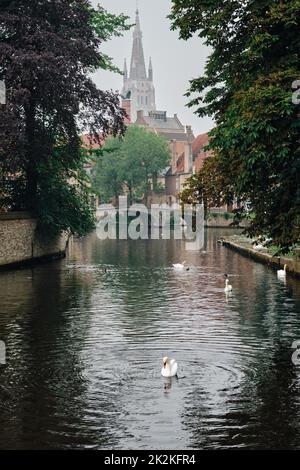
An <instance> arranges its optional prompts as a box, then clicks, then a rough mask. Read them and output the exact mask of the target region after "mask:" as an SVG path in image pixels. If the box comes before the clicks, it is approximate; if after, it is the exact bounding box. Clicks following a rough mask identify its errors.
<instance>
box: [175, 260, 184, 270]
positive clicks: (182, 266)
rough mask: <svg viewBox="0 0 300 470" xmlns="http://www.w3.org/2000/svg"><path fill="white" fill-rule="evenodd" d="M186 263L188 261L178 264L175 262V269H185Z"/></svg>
mask: <svg viewBox="0 0 300 470" xmlns="http://www.w3.org/2000/svg"><path fill="white" fill-rule="evenodd" d="M185 263H186V261H184V262H183V263H177V264H173V268H174V269H184V268H185V266H184V265H185Z"/></svg>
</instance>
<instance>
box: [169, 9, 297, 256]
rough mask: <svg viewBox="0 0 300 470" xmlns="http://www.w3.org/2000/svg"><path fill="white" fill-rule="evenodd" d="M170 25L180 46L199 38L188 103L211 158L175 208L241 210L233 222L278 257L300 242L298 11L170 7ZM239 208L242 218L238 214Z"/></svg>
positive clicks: (191, 181)
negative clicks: (267, 243)
mask: <svg viewBox="0 0 300 470" xmlns="http://www.w3.org/2000/svg"><path fill="white" fill-rule="evenodd" d="M172 3H173V8H172V13H171V15H170V18H171V20H172V22H173V28H174V29H179V31H180V36H181V38H183V39H189V38H190V37H191V36H193V35H198V36H199V37H200V38H202V39H203V40H204V42H205V43H206V44H207V45H208V46H209V47H210V49H211V54H210V56H209V59H208V61H207V64H206V68H205V73H204V75H203V76H201V77H199V78H197V79H194V80H192V81H191V86H190V89H189V91H188V93H187V95H188V96H189V98H190V106H192V107H194V106H196V107H197V113H198V115H199V116H201V117H203V116H207V115H209V116H212V117H213V118H214V119H215V122H216V127H215V129H214V130H213V131H212V132H211V133H210V138H211V141H210V145H209V148H210V149H211V150H212V151H213V155H214V156H212V157H211V158H210V159H208V160H207V161H206V162H205V164H204V167H203V169H202V170H201V171H200V173H199V174H197V175H196V176H193V177H192V178H191V179H190V180H189V183H188V186H187V188H186V190H185V191H184V193H183V199H184V200H189V201H191V202H192V201H199V199H200V200H201V201H202V200H203V199H204V201H205V204H206V205H207V207H210V206H216V205H217V206H221V205H223V204H228V203H233V202H234V201H235V200H238V201H239V202H240V209H239V210H237V211H236V221H237V222H238V221H239V220H241V219H242V218H244V217H247V218H248V219H249V228H248V234H249V235H250V236H258V235H266V236H267V237H270V238H272V239H273V240H274V243H275V245H276V246H279V247H280V249H281V250H282V251H289V249H290V247H291V246H294V245H295V244H297V243H299V239H300V145H299V144H300V141H299V129H300V114H299V105H296V104H294V103H295V100H293V99H292V93H293V90H292V85H293V83H294V82H295V81H296V80H299V78H300V37H299V27H300V2H299V1H298V0H290V1H285V0H278V1H273V0H265V1H261V0H254V1H252V2H228V1H226V0H224V1H216V0H212V1H210V2H205V1H200V2H199V1H198V0H173V1H172ZM245 208H247V210H245Z"/></svg>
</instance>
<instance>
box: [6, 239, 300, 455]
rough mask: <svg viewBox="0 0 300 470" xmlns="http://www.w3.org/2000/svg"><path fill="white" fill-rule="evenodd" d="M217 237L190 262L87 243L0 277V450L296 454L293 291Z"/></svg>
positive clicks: (297, 329) (157, 245) (162, 247)
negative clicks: (170, 374) (172, 361)
mask: <svg viewBox="0 0 300 470" xmlns="http://www.w3.org/2000/svg"><path fill="white" fill-rule="evenodd" d="M222 234H224V230H223V232H222ZM219 236H220V232H218V231H217V230H210V231H209V232H207V233H206V243H205V248H204V251H201V252H196V253H194V252H186V251H185V246H184V243H183V242H180V241H131V242H126V241H99V240H98V239H97V237H96V234H92V235H90V236H89V237H87V238H85V239H82V240H77V241H73V242H72V243H71V246H70V252H69V254H68V257H67V259H65V260H62V261H57V262H52V263H49V264H44V265H40V266H38V267H35V268H33V269H24V270H19V271H11V272H2V273H0V340H2V341H4V342H5V343H6V348H7V358H6V359H7V363H6V365H1V366H0V448H1V449H68V448H72V449H76V448H78V449H80V448H82V449H231V448H234V449H274V448H278V449H279V448H280V449H282V448H285V449H286V448H290V449H296V448H298V449H299V448H300V366H296V365H294V364H293V362H292V353H293V350H292V343H293V342H294V341H295V340H300V283H299V282H298V281H295V280H291V279H288V281H287V283H286V284H284V283H282V282H280V281H279V280H277V277H276V272H274V271H273V270H272V269H270V268H268V267H265V266H263V265H260V264H257V263H255V262H253V261H251V260H248V259H246V258H243V257H241V256H240V255H239V254H237V253H234V252H232V251H230V250H228V249H227V248H225V247H222V246H220V245H218V244H217V239H218V237H219ZM182 260H186V261H187V264H188V265H189V266H190V271H182V272H175V271H173V270H172V268H171V266H172V263H175V262H180V261H182ZM104 268H106V270H107V271H106V272H105V270H104ZM224 273H228V275H229V276H230V281H231V284H232V285H233V287H234V291H233V294H232V296H231V297H228V298H226V295H225V293H224ZM166 355H168V356H169V357H171V358H176V359H177V361H178V366H179V378H178V379H176V378H174V379H169V380H168V379H164V378H163V377H161V375H160V371H161V366H162V363H161V362H162V357H163V356H166Z"/></svg>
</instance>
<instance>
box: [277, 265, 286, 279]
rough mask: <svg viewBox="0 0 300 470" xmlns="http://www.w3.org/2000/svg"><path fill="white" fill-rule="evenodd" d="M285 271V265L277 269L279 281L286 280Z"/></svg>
mask: <svg viewBox="0 0 300 470" xmlns="http://www.w3.org/2000/svg"><path fill="white" fill-rule="evenodd" d="M286 269H287V265H286V264H285V265H284V268H283V269H279V271H277V277H278V278H279V279H285V278H286Z"/></svg>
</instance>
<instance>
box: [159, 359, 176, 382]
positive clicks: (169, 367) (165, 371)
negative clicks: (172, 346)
mask: <svg viewBox="0 0 300 470" xmlns="http://www.w3.org/2000/svg"><path fill="white" fill-rule="evenodd" d="M177 370H178V364H177V362H176V361H175V359H169V358H168V357H164V358H163V368H162V370H161V375H162V376H163V377H175V375H177Z"/></svg>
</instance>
